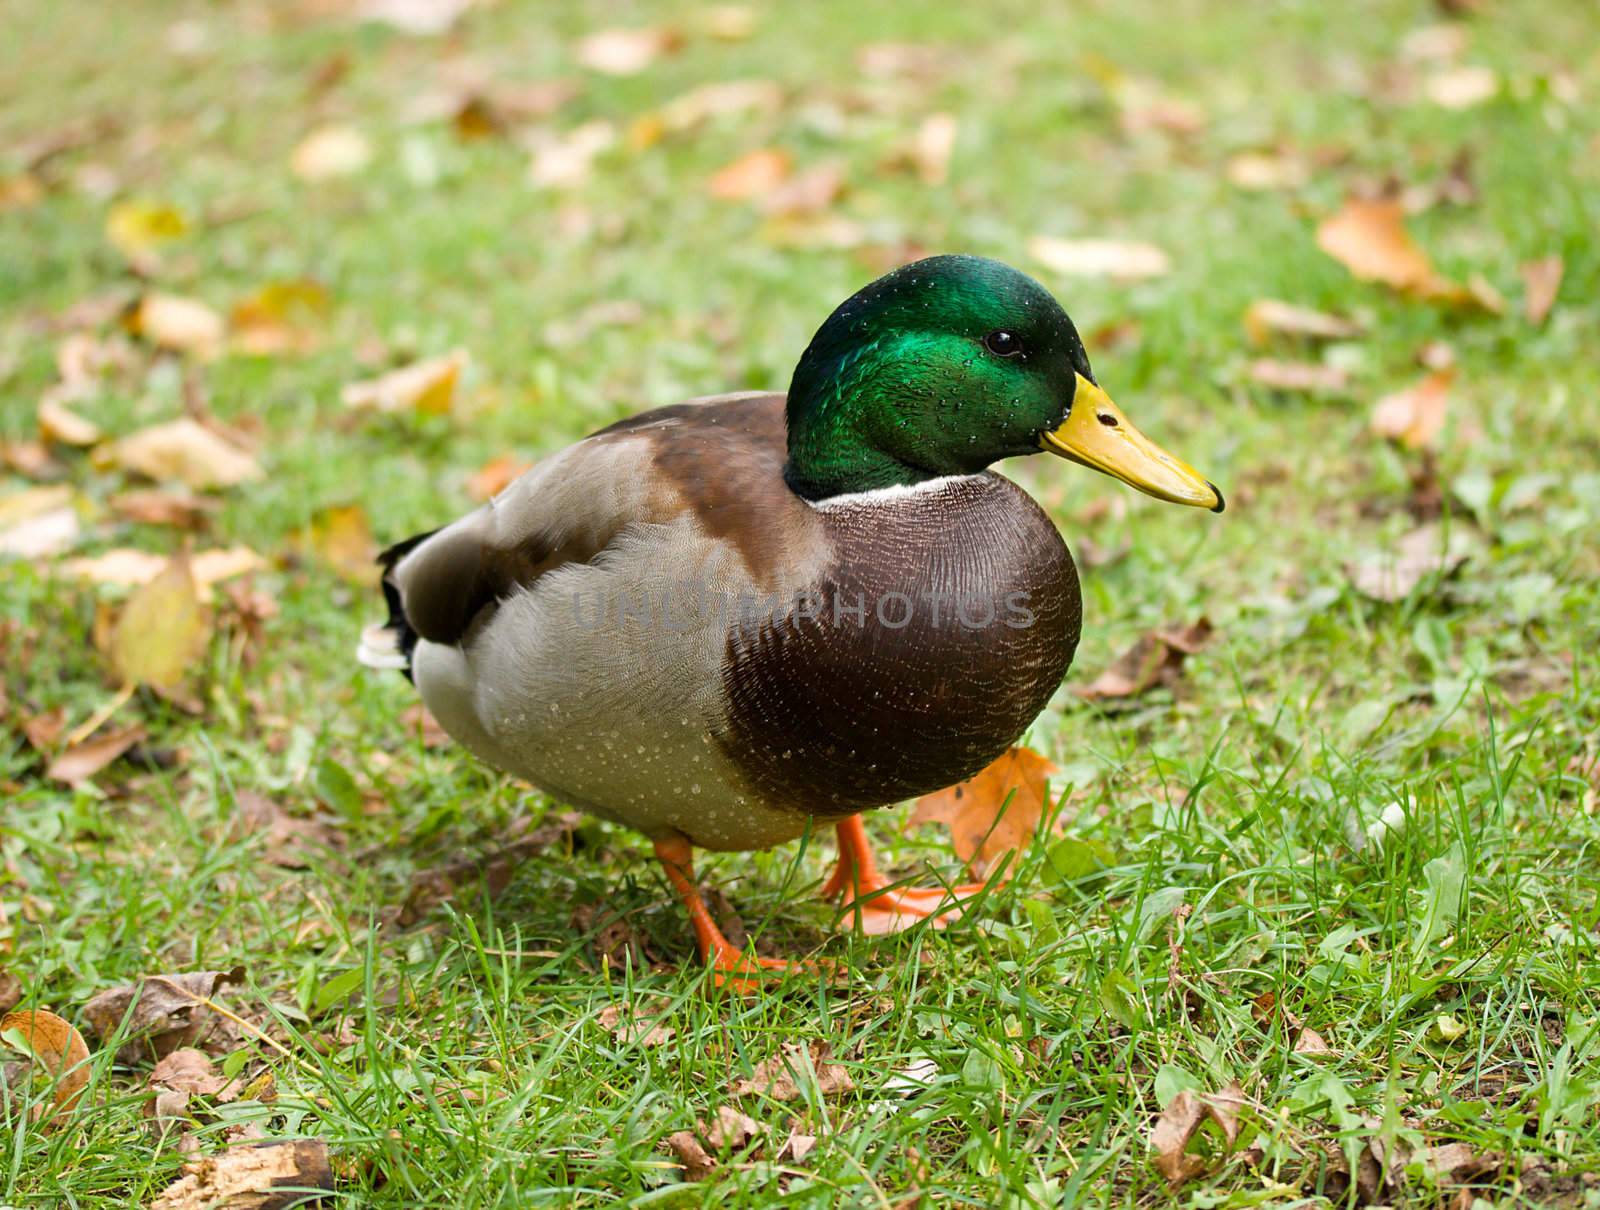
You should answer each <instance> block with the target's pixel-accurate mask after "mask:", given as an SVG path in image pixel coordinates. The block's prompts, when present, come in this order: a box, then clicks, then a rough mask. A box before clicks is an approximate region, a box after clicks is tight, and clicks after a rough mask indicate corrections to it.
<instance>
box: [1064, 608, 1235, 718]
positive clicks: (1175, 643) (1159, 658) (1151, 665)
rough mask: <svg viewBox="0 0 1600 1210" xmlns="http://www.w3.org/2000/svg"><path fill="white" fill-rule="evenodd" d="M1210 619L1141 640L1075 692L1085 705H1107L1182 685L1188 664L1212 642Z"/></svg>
mask: <svg viewBox="0 0 1600 1210" xmlns="http://www.w3.org/2000/svg"><path fill="white" fill-rule="evenodd" d="M1211 635H1212V626H1211V622H1210V620H1209V619H1207V618H1203V617H1202V618H1201V619H1200V620H1199V621H1197V622H1195V623H1193V624H1192V625H1189V626H1183V627H1165V628H1163V629H1160V630H1153V631H1151V632H1150V633H1149V634H1146V635H1141V636H1140V638H1139V639H1138V640H1137V641H1136V642H1135V643H1134V644H1133V646H1132V647H1129V648H1128V649H1127V650H1126V651H1124V652H1123V653H1122V654H1121V655H1120V656H1118V657H1117V659H1116V661H1115V662H1114V663H1113V664H1112V665H1111V666H1110V667H1109V668H1107V669H1106V670H1105V671H1104V672H1102V673H1101V674H1100V675H1099V676H1098V677H1096V678H1095V679H1094V681H1093V682H1092V683H1091V684H1089V685H1087V686H1085V687H1083V688H1081V689H1077V690H1075V691H1074V692H1076V693H1077V695H1078V696H1079V697H1081V698H1083V699H1084V700H1085V701H1090V702H1103V701H1108V700H1113V699H1118V698H1130V697H1137V696H1138V695H1139V694H1142V693H1145V692H1148V691H1149V690H1151V689H1154V688H1156V687H1157V686H1166V687H1168V688H1170V687H1172V686H1174V685H1176V684H1177V683H1178V679H1179V677H1180V676H1181V675H1182V673H1183V663H1184V660H1185V659H1187V658H1188V657H1189V656H1191V655H1193V654H1194V653H1195V652H1197V651H1199V650H1200V649H1201V648H1202V647H1204V646H1205V645H1206V644H1207V643H1208V642H1210V640H1211Z"/></svg>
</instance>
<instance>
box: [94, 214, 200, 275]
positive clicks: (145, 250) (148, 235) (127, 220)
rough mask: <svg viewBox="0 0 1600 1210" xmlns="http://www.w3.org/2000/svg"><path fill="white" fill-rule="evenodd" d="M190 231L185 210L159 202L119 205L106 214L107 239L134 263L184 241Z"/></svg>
mask: <svg viewBox="0 0 1600 1210" xmlns="http://www.w3.org/2000/svg"><path fill="white" fill-rule="evenodd" d="M189 230H190V228H189V220H188V219H187V218H185V217H184V214H183V211H181V210H179V209H178V208H177V207H176V206H167V205H163V204H161V203H159V202H139V201H129V202H118V203H117V204H116V205H114V206H112V207H111V209H110V210H109V211H107V212H106V227H105V231H106V239H107V240H109V241H110V242H111V245H112V247H114V248H116V250H117V251H118V252H121V253H122V254H123V255H124V256H126V257H127V258H128V259H129V260H133V261H137V260H141V259H143V258H146V257H148V256H150V254H151V253H153V252H156V251H159V250H160V249H161V248H162V247H164V246H165V245H167V244H170V243H172V242H174V241H175V240H180V239H182V238H183V237H184V236H186V235H188V234H189Z"/></svg>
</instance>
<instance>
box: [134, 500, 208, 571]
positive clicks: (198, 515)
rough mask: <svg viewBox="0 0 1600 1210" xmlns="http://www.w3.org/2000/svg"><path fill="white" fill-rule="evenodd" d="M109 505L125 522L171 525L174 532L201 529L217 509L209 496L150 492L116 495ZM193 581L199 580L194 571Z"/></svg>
mask: <svg viewBox="0 0 1600 1210" xmlns="http://www.w3.org/2000/svg"><path fill="white" fill-rule="evenodd" d="M110 504H111V511H112V512H114V513H116V514H118V515H119V516H121V517H123V518H125V519H126V520H129V521H136V522H138V523H139V524H140V525H171V526H175V527H176V528H178V529H203V528H204V527H205V526H206V525H207V523H208V522H209V521H210V519H211V517H212V515H213V514H214V513H216V511H217V509H218V502H217V501H216V500H214V499H212V498H211V497H209V496H194V495H190V494H189V493H187V492H181V493H180V492H167V491H160V490H158V489H153V488H146V489H137V490H134V491H126V492H118V493H117V494H116V495H115V496H112V497H111V501H110ZM152 574H153V573H152ZM195 578H196V579H200V578H201V577H200V575H199V573H198V571H197V572H196V575H195Z"/></svg>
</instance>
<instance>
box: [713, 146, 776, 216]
mask: <svg viewBox="0 0 1600 1210" xmlns="http://www.w3.org/2000/svg"><path fill="white" fill-rule="evenodd" d="M793 167H794V159H793V157H792V156H790V154H789V153H788V152H787V151H784V150H783V149H782V148H780V147H758V148H756V150H754V151H749V152H746V153H745V154H744V155H742V156H740V157H739V158H738V159H736V160H734V161H732V162H731V163H729V164H725V165H723V166H722V167H721V168H719V169H718V170H717V171H716V172H715V173H713V174H712V177H711V179H710V180H709V181H708V182H707V183H706V189H707V191H708V192H709V193H710V194H711V196H712V197H714V198H717V199H718V200H720V201H724V202H747V201H753V200H756V199H759V198H764V197H766V196H767V195H768V194H770V193H772V192H773V191H774V190H776V189H777V188H778V186H779V185H781V184H782V183H783V182H784V181H785V180H786V179H787V178H788V176H789V173H790V172H791V171H792V170H793Z"/></svg>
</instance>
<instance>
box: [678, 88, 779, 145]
mask: <svg viewBox="0 0 1600 1210" xmlns="http://www.w3.org/2000/svg"><path fill="white" fill-rule="evenodd" d="M782 104H783V89H782V88H781V87H780V86H779V85H778V83H777V81H775V80H720V81H717V82H716V83H713V84H702V85H700V87H698V88H694V89H690V90H689V91H688V92H686V93H683V94H681V95H680V96H676V97H674V98H673V99H672V100H670V101H668V102H667V103H666V104H665V105H663V106H662V107H661V109H660V110H659V111H658V113H657V114H656V117H657V118H658V119H659V120H660V123H661V130H662V133H663V134H683V133H685V132H687V131H690V130H693V129H695V128H696V127H698V126H701V125H703V124H704V123H706V122H707V121H709V120H710V119H712V118H721V117H729V116H732V115H735V114H747V113H767V114H771V113H776V112H777V111H778V108H779V106H781V105H782Z"/></svg>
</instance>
